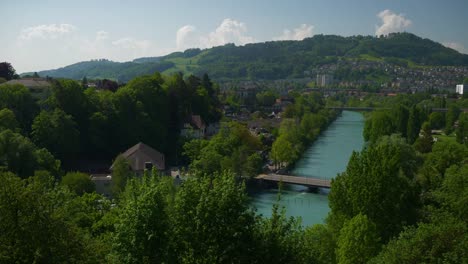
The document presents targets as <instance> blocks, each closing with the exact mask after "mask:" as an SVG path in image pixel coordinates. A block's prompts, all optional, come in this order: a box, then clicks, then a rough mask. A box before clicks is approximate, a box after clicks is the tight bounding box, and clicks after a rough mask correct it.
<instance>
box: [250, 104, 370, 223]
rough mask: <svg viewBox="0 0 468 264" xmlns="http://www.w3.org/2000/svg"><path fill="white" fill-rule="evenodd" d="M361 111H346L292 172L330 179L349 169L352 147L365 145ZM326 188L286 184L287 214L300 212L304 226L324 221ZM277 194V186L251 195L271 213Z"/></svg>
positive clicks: (260, 210) (283, 203)
mask: <svg viewBox="0 0 468 264" xmlns="http://www.w3.org/2000/svg"><path fill="white" fill-rule="evenodd" d="M363 128H364V118H363V116H362V114H360V113H357V112H351V111H343V113H342V115H341V116H340V117H339V118H338V119H337V120H336V121H335V122H333V124H331V125H330V126H329V127H328V129H327V130H326V131H324V132H323V133H322V135H320V137H319V138H318V139H317V140H316V141H315V142H314V144H312V145H311V146H310V147H309V149H308V150H307V151H306V152H305V153H304V155H303V157H302V159H301V160H300V161H299V162H297V164H296V168H295V169H294V170H293V172H292V174H293V175H300V176H305V177H307V176H309V177H319V178H323V179H331V178H333V177H335V176H336V175H337V174H338V173H341V172H343V171H344V170H345V169H346V165H347V163H348V160H349V157H350V156H351V154H352V152H353V151H359V150H361V148H362V146H363V145H364V139H363V137H362V131H363ZM328 191H329V190H327V189H318V190H317V192H310V191H309V190H308V188H307V187H304V186H298V185H287V186H285V187H284V188H283V191H282V193H281V201H280V203H279V204H280V205H281V206H284V207H285V209H286V214H287V215H288V216H300V217H301V218H302V223H303V225H305V226H308V225H312V224H316V223H323V220H324V219H325V217H326V216H327V214H328V212H329V210H330V208H329V207H328V198H327V194H328ZM277 198H278V189H266V190H262V191H260V192H257V193H255V194H254V195H252V204H253V206H254V207H255V208H256V209H257V212H258V213H259V214H262V215H264V216H270V215H271V208H272V206H273V204H275V203H276V201H277Z"/></svg>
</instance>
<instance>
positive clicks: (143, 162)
mask: <svg viewBox="0 0 468 264" xmlns="http://www.w3.org/2000/svg"><path fill="white" fill-rule="evenodd" d="M121 155H122V156H123V157H124V158H125V159H126V160H127V161H128V164H129V165H130V168H131V170H132V171H133V172H134V173H136V174H137V175H141V174H143V172H144V171H145V170H151V169H152V168H153V167H154V168H156V169H157V170H159V171H164V170H165V169H166V166H165V160H164V154H162V153H161V152H159V151H157V150H155V149H153V148H152V147H150V146H148V145H146V144H144V143H141V142H140V143H138V144H136V145H135V146H133V147H131V148H129V149H127V151H125V152H124V153H123V154H121ZM113 167H114V164H112V166H111V167H110V170H111V171H112V169H113Z"/></svg>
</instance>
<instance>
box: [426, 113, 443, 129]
mask: <svg viewBox="0 0 468 264" xmlns="http://www.w3.org/2000/svg"><path fill="white" fill-rule="evenodd" d="M429 124H430V126H431V128H432V129H441V128H444V127H445V117H444V114H442V113H441V112H432V113H431V114H430V115H429Z"/></svg>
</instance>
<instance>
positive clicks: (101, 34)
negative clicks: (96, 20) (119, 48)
mask: <svg viewBox="0 0 468 264" xmlns="http://www.w3.org/2000/svg"><path fill="white" fill-rule="evenodd" d="M108 38H109V32H107V31H104V30H100V31H98V32H96V40H99V41H102V40H106V39H108Z"/></svg>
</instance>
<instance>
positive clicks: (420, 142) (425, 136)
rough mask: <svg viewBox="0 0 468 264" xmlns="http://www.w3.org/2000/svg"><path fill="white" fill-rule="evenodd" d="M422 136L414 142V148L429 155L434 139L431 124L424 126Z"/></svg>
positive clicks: (427, 123)
mask: <svg viewBox="0 0 468 264" xmlns="http://www.w3.org/2000/svg"><path fill="white" fill-rule="evenodd" d="M421 134H422V135H421V136H420V137H418V139H416V142H414V148H415V149H416V150H417V151H419V152H421V153H429V152H431V149H432V144H433V141H434V138H433V137H432V134H431V126H430V124H429V122H425V123H424V124H423V125H422V130H421Z"/></svg>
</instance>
